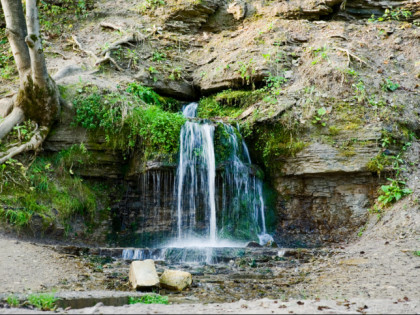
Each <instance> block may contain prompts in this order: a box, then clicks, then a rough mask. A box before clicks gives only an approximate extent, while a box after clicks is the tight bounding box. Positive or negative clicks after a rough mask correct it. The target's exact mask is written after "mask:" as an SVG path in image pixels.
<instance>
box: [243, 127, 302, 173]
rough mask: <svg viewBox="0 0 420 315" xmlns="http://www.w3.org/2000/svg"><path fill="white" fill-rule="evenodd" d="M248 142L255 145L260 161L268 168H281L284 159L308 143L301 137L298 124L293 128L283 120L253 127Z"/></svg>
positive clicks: (293, 154)
mask: <svg viewBox="0 0 420 315" xmlns="http://www.w3.org/2000/svg"><path fill="white" fill-rule="evenodd" d="M249 138H250V139H249V141H247V142H248V143H250V145H251V146H253V148H254V151H255V153H256V155H257V157H259V159H260V161H259V162H262V164H263V165H264V167H265V168H267V169H268V170H280V169H281V167H282V165H283V163H284V159H285V158H288V157H293V156H295V155H296V154H297V153H298V152H300V151H301V150H302V149H303V148H305V147H306V146H307V143H305V142H303V141H302V140H301V139H300V130H299V128H298V125H297V124H296V125H294V126H293V127H292V128H291V129H289V128H286V127H284V125H283V124H282V123H281V122H277V123H275V124H272V125H268V124H267V125H258V126H254V127H253V131H252V134H251V136H250V137H249Z"/></svg>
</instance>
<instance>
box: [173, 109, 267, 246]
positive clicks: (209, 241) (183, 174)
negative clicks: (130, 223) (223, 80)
mask: <svg viewBox="0 0 420 315" xmlns="http://www.w3.org/2000/svg"><path fill="white" fill-rule="evenodd" d="M197 106H198V104H197V103H191V104H189V105H188V106H186V107H185V108H184V110H183V115H184V116H185V117H187V118H190V121H188V122H186V123H185V125H184V126H183V128H182V130H181V136H180V159H179V164H178V169H177V175H176V183H175V189H176V192H175V194H176V217H177V235H176V240H175V242H174V243H172V244H171V246H182V247H184V246H188V245H192V246H193V245H196V246H200V247H218V246H240V245H243V244H239V243H231V242H228V241H232V240H241V241H248V240H250V239H251V238H253V237H255V236H258V237H259V239H260V243H264V244H265V243H267V242H268V241H270V240H272V238H271V236H270V235H268V234H267V231H266V223H265V204H264V199H263V196H262V193H263V191H262V181H261V180H260V179H259V178H258V177H257V176H256V174H253V171H254V169H253V167H252V165H251V159H250V156H249V152H248V148H247V146H246V144H245V142H244V141H243V139H242V137H241V135H240V133H239V130H238V129H235V128H234V127H232V126H230V125H227V124H223V123H218V124H216V123H214V122H210V121H198V120H194V118H195V117H196V113H197ZM216 128H219V129H218V130H219V132H218V134H217V136H218V137H217V139H216V140H217V142H218V147H217V148H216V152H215V147H214V145H215V131H216ZM216 161H217V162H218V172H220V176H217V175H216ZM197 240H199V241H198V243H197Z"/></svg>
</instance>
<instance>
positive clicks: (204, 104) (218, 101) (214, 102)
mask: <svg viewBox="0 0 420 315" xmlns="http://www.w3.org/2000/svg"><path fill="white" fill-rule="evenodd" d="M264 93H265V92H264V91H262V90H256V91H232V90H226V91H223V92H220V93H218V94H216V95H213V96H209V97H205V98H203V99H201V100H200V105H199V106H198V112H197V116H198V117H200V118H214V117H228V118H236V117H238V116H239V115H240V114H242V112H243V111H244V109H245V108H246V107H249V106H251V105H252V104H254V103H256V102H258V101H259V100H261V99H262V98H263V95H264Z"/></svg>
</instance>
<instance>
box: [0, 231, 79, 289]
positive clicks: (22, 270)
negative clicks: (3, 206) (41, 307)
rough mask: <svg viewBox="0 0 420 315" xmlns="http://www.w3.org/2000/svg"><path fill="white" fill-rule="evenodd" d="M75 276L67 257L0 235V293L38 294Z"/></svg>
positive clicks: (71, 261) (75, 269)
mask: <svg viewBox="0 0 420 315" xmlns="http://www.w3.org/2000/svg"><path fill="white" fill-rule="evenodd" d="M78 273H80V268H78V266H77V264H75V263H74V261H73V260H71V259H69V257H68V256H64V255H61V254H58V253H57V252H55V251H53V250H51V249H49V248H46V247H44V246H40V245H36V244H34V243H29V242H24V241H19V240H16V239H11V238H8V237H6V236H4V235H2V234H0V293H5V294H6V293H17V292H22V293H23V292H27V293H30V292H36V291H40V290H43V289H44V288H45V287H51V286H54V285H57V284H59V283H60V281H63V280H64V278H66V279H69V278H70V279H71V278H74V279H77V274H78Z"/></svg>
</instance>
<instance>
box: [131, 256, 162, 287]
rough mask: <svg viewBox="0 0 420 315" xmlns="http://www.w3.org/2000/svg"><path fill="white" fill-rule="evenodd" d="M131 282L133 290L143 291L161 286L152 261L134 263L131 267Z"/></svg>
mask: <svg viewBox="0 0 420 315" xmlns="http://www.w3.org/2000/svg"><path fill="white" fill-rule="evenodd" d="M129 281H130V284H131V286H132V287H133V289H136V290H141V289H147V288H152V287H156V286H158V285H159V277H158V274H157V272H156V268H155V263H154V261H153V260H152V259H146V260H143V261H133V262H132V263H131V265H130V273H129Z"/></svg>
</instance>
